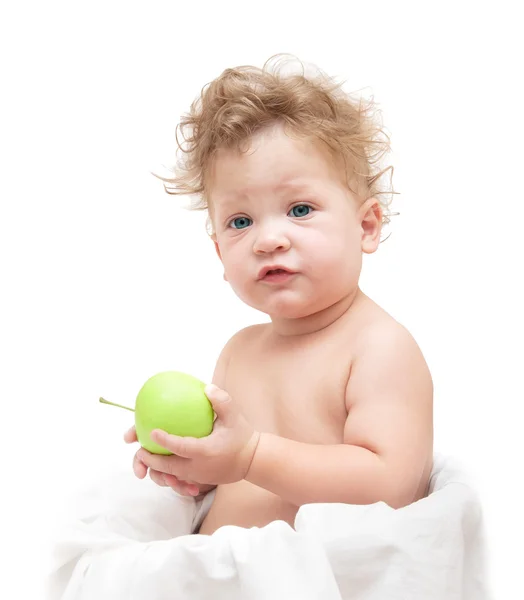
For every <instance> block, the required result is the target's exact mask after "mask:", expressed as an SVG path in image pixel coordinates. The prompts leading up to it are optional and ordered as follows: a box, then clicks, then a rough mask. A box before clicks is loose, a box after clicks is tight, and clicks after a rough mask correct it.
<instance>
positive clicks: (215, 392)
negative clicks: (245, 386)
mask: <svg viewBox="0 0 524 600" xmlns="http://www.w3.org/2000/svg"><path fill="white" fill-rule="evenodd" d="M204 393H205V394H206V396H207V397H208V399H209V401H210V402H211V405H212V406H213V410H214V411H215V413H216V415H217V418H219V419H220V420H221V421H222V423H224V425H226V426H228V425H231V424H232V423H233V421H234V420H235V419H236V417H237V415H238V407H237V405H236V404H235V403H234V402H233V400H232V399H231V396H230V395H229V394H228V393H227V392H226V391H224V390H221V389H220V388H219V387H217V386H216V385H214V384H213V383H211V384H209V385H206V387H205V389H204Z"/></svg>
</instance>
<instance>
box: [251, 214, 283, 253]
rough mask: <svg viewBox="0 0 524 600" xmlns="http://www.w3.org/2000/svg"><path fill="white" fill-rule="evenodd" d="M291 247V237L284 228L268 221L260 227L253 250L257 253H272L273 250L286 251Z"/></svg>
mask: <svg viewBox="0 0 524 600" xmlns="http://www.w3.org/2000/svg"><path fill="white" fill-rule="evenodd" d="M290 247H291V242H290V240H289V237H288V236H287V235H286V232H285V231H284V230H283V228H281V227H279V226H278V225H277V224H276V223H274V222H273V223H267V224H264V225H263V226H261V227H259V231H258V232H257V236H256V239H255V243H254V244H253V251H254V253H255V254H271V253H272V252H276V251H278V250H279V251H281V252H285V251H286V250H289V248H290Z"/></svg>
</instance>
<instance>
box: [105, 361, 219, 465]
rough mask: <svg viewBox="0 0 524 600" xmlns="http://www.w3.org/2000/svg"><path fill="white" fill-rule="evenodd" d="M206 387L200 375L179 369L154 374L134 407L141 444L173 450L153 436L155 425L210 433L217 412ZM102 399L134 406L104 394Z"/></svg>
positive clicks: (175, 432) (177, 431)
mask: <svg viewBox="0 0 524 600" xmlns="http://www.w3.org/2000/svg"><path fill="white" fill-rule="evenodd" d="M204 388H205V384H204V383H203V382H202V381H200V380H199V379H196V378H195V377H193V376H191V375H187V374H186V373H180V372H178V371H164V372H162V373H158V374H157V375H153V377H150V378H149V379H148V380H147V381H146V382H145V383H144V385H143V386H142V388H141V390H140V391H139V392H138V396H137V397H136V402H135V408H134V413H135V428H136V435H137V438H138V442H139V444H140V445H141V446H142V447H143V448H145V449H146V450H149V452H152V453H153V454H171V452H170V451H169V450H166V449H165V448H162V446H159V445H158V444H155V442H153V440H151V437H150V435H151V432H152V431H153V430H154V429H163V430H164V431H167V432H168V433H171V434H172V435H179V436H190V437H197V438H200V437H204V436H206V435H209V434H210V433H211V431H212V430H213V420H214V416H215V413H214V411H213V407H212V406H211V403H210V402H209V400H208V398H207V396H206V395H205V393H204ZM100 402H102V403H104V404H111V405H112V406H118V407H120V408H125V409H127V410H131V411H132V410H133V409H132V408H129V407H127V406H122V405H120V404H114V403H113V402H108V401H107V400H104V399H103V398H100Z"/></svg>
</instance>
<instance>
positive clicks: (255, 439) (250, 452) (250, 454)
mask: <svg viewBox="0 0 524 600" xmlns="http://www.w3.org/2000/svg"><path fill="white" fill-rule="evenodd" d="M261 436H262V434H261V432H260V431H254V432H253V435H252V436H251V438H250V439H249V442H248V443H247V444H246V447H245V450H246V465H247V466H246V468H245V474H244V477H243V478H242V479H247V478H248V476H249V471H250V470H251V466H252V465H253V461H254V460H255V455H256V453H257V450H258V444H259V442H260V437H261Z"/></svg>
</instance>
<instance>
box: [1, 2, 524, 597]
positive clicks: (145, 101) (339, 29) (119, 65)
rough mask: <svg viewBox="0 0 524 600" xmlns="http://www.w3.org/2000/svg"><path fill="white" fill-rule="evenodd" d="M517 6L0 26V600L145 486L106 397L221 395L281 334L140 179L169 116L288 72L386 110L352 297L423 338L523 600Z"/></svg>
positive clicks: (103, 7) (379, 5) (263, 7)
mask: <svg viewBox="0 0 524 600" xmlns="http://www.w3.org/2000/svg"><path fill="white" fill-rule="evenodd" d="M11 4H12V6H15V4H14V3H11ZM517 4H518V3H517V2H501V1H499V2H493V3H491V2H475V3H474V2H471V3H470V2H438V3H434V4H430V3H427V2H423V3H416V2H412V3H409V2H391V3H386V2H368V3H365V2H340V3H334V2H330V1H326V0H324V1H322V2H319V3H306V2H300V3H293V2H287V3H286V2H276V3H272V2H269V3H268V2H265V3H260V4H259V5H255V4H254V3H247V2H244V3H240V2H238V3H232V2H219V3H214V4H213V7H210V6H208V5H205V4H200V3H194V4H193V3H191V2H184V3H182V2H174V1H173V2H156V1H150V2H136V1H133V2H125V3H124V2H111V1H106V2H94V1H92V2H83V3H79V2H69V3H66V2H64V3H63V4H58V3H56V2H53V3H49V2H33V3H29V2H25V3H24V2H19V3H17V4H16V8H7V9H6V8H3V9H2V14H1V15H0V22H1V25H0V27H1V29H2V31H0V34H1V35H0V44H1V45H2V47H1V48H0V50H1V53H2V54H1V55H2V89H3V91H2V94H1V97H0V102H1V104H2V106H1V111H0V119H1V134H0V138H1V141H0V144H1V157H0V158H1V163H0V173H1V190H0V199H1V214H0V244H1V262H0V268H1V286H2V292H1V296H0V301H1V304H2V306H1V312H0V319H1V330H0V336H1V363H0V376H1V390H2V398H1V399H2V415H3V417H2V419H1V421H0V423H1V425H0V427H1V430H2V450H3V452H2V453H3V472H2V487H3V490H4V491H3V493H2V511H1V515H2V516H1V518H2V538H3V540H4V549H7V551H8V554H9V557H8V558H7V559H3V563H4V565H9V566H8V569H6V570H4V569H3V567H2V571H3V573H2V587H3V586H4V585H7V583H8V582H9V581H10V580H11V579H12V580H13V582H15V584H16V586H17V587H16V588H15V589H16V590H18V591H19V592H21V590H22V587H24V586H27V587H28V589H29V588H31V586H32V591H31V592H29V594H28V595H29V596H30V597H32V598H36V597H38V592H37V591H35V590H38V589H39V587H38V586H39V585H40V584H39V583H38V582H39V578H40V577H41V575H42V573H43V569H44V565H45V562H44V560H43V556H44V555H43V554H42V552H43V548H44V547H45V544H46V543H47V542H48V541H49V538H48V537H46V536H49V533H48V530H49V527H50V523H51V522H52V521H53V519H54V518H55V517H56V516H58V515H59V514H61V513H62V510H63V508H64V506H65V507H67V503H68V498H69V496H70V495H72V494H73V493H75V492H76V491H77V490H78V489H79V488H80V487H81V486H83V485H84V484H85V483H86V482H88V481H96V479H97V477H99V476H100V473H107V472H111V471H112V470H114V469H123V468H129V469H130V468H131V459H132V455H133V453H134V451H135V448H131V447H129V446H126V445H125V444H124V443H123V441H122V435H123V433H124V431H125V430H126V429H127V427H128V426H130V425H131V424H132V415H131V413H128V412H127V411H121V410H119V409H116V408H112V407H107V406H102V405H101V404H99V403H98V397H99V396H100V395H103V396H105V397H107V398H108V399H110V400H113V401H115V402H119V403H123V404H128V405H131V406H132V405H133V403H134V399H135V397H136V394H137V392H138V390H139V388H140V387H141V385H142V384H143V383H144V382H145V380H146V379H147V378H148V377H150V376H151V375H152V374H154V373H156V372H159V371H162V370H164V369H176V370H181V371H186V372H189V373H192V374H194V375H196V376H197V377H200V378H202V379H204V380H209V379H210V377H211V374H212V371H213V367H214V361H215V359H216V357H217V355H218V353H219V351H220V349H221V348H222V346H223V344H224V343H225V342H226V341H227V339H228V338H229V337H230V336H231V335H232V334H233V333H234V332H235V331H236V330H238V329H239V328H241V327H243V326H245V325H248V324H251V323H254V322H260V321H261V320H266V319H267V318H266V316H265V315H263V314H260V313H257V312H255V311H253V310H252V309H250V308H248V307H245V306H243V305H242V303H241V302H240V301H239V300H238V299H237V298H236V297H235V296H234V294H233V293H232V291H231V290H230V289H229V287H228V284H227V283H225V282H224V281H223V280H222V271H221V266H220V263H219V261H218V259H217V258H216V255H215V254H214V250H213V247H212V244H211V242H210V241H209V239H208V237H207V235H206V233H205V229H204V221H205V215H204V214H203V213H191V212H188V211H187V210H185V209H184V208H182V205H183V204H184V202H183V200H181V199H176V198H174V197H172V196H168V195H167V194H165V192H164V191H163V187H162V184H161V182H160V181H158V180H157V179H155V178H154V177H153V176H152V175H150V173H149V171H150V170H151V169H153V168H155V167H158V166H159V165H160V164H161V163H163V162H166V161H168V160H170V159H171V158H172V154H173V151H174V130H175V126H176V123H177V120H178V118H179V116H180V115H181V114H182V113H183V112H185V111H186V110H187V109H188V107H189V103H190V102H191V101H192V100H193V99H194V98H195V97H196V96H197V95H198V94H199V93H200V90H201V88H202V86H203V85H204V84H206V83H207V82H209V81H210V80H211V79H213V78H214V77H216V76H217V75H219V74H220V72H221V71H222V70H223V69H225V68H226V67H231V66H237V65H240V64H255V65H258V66H262V64H263V63H264V61H265V60H266V59H267V58H269V57H270V56H271V55H273V54H275V53H278V52H289V53H293V54H295V55H296V56H298V57H299V58H300V59H302V60H304V61H308V62H312V63H314V64H317V65H318V66H319V67H321V68H322V69H323V70H324V71H326V72H328V73H329V74H331V75H333V76H335V77H337V78H339V79H343V80H346V81H347V83H346V85H345V89H347V90H348V91H357V90H363V91H364V93H366V94H368V95H373V96H374V98H375V101H376V102H377V103H378V104H379V106H380V108H381V109H382V113H383V121H384V125H385V126H386V128H387V130H388V131H389V132H390V134H391V141H392V150H393V152H392V154H391V156H390V161H391V163H392V164H393V165H394V166H395V176H394V180H393V183H394V186H395V190H397V191H398V192H400V194H401V195H400V196H395V202H394V204H393V208H394V209H396V210H398V211H400V213H401V214H400V216H398V217H395V218H394V220H393V223H392V226H391V227H390V229H389V231H390V232H391V233H392V235H391V237H390V238H389V239H388V241H387V242H385V243H384V244H383V245H382V246H381V247H380V249H379V251H378V253H377V254H376V255H373V256H371V257H366V262H365V267H364V273H363V277H362V288H363V290H364V291H365V292H366V293H367V294H369V295H370V296H371V297H372V298H374V299H375V300H376V301H377V302H379V303H380V304H381V305H382V306H383V307H384V308H385V309H386V310H388V311H389V312H390V313H391V314H392V315H393V316H394V317H396V318H397V319H398V320H399V321H400V322H402V323H403V324H404V325H406V326H407V327H408V329H409V330H410V331H411V332H412V333H413V335H414V336H415V338H416V339H417V341H418V342H419V344H420V346H421V348H422V350H423V352H424V354H425V356H426V358H427V361H428V363H429V366H430V368H431V370H432V373H433V378H434V382H435V449H436V451H438V452H443V453H446V454H450V455H454V456H456V457H457V458H458V459H460V460H461V461H462V462H463V463H464V464H465V465H466V466H467V468H468V469H469V470H470V473H471V475H472V476H473V477H474V480H475V481H476V485H477V487H478V491H479V493H480V495H481V498H482V501H483V506H484V512H485V518H486V524H487V528H488V540H489V551H490V566H491V571H492V581H493V588H494V591H495V595H496V597H498V598H509V597H518V596H519V593H518V590H521V589H522V587H523V586H522V579H521V560H522V550H521V546H522V541H523V538H524V525H523V517H522V514H523V513H522V508H521V498H520V495H519V493H518V492H517V489H518V488H520V482H519V478H520V477H521V475H522V459H523V458H524V454H523V451H522V442H521V440H522V420H521V416H522V402H523V400H524V393H523V388H522V378H521V371H522V367H521V365H522V358H523V354H524V353H523V351H522V340H523V333H524V331H523V320H522V307H523V306H524V302H523V295H522V291H521V290H522V281H521V280H522V258H523V250H522V241H521V239H520V238H521V230H522V223H523V217H524V214H523V203H524V193H523V191H522V177H521V173H522V159H523V158H524V156H523V151H522V144H523V136H524V129H523V125H522V106H523V104H524V97H523V93H522V70H521V67H522V64H521V61H520V60H519V59H518V57H517V55H518V54H520V53H522V52H523V51H524V48H523V46H522V41H521V40H522V28H521V26H519V21H518V19H517V8H516V7H517ZM519 80H520V81H519ZM519 556H520V559H519ZM6 561H7V562H6ZM31 574H32V575H33V576H34V580H33V581H31V579H30V576H31ZM23 595H24V597H25V595H26V594H23ZM2 596H3V594H2ZM6 597H7V596H6ZM10 597H21V595H15V596H13V594H12V593H11V595H10Z"/></svg>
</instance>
